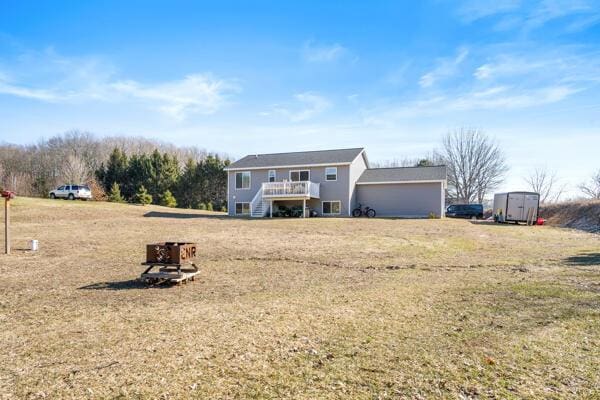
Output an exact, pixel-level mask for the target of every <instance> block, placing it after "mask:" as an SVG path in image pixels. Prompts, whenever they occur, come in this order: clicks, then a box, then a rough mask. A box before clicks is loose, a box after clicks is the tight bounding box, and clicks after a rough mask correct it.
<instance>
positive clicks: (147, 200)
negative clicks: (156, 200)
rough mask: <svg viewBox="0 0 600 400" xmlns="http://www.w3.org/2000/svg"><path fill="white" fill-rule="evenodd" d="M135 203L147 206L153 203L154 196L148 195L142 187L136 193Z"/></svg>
mask: <svg viewBox="0 0 600 400" xmlns="http://www.w3.org/2000/svg"><path fill="white" fill-rule="evenodd" d="M133 201H134V202H135V203H138V204H141V205H143V206H145V205H146V204H151V203H152V196H151V195H150V194H149V193H148V191H147V190H146V188H145V187H144V185H141V186H140V188H139V189H138V191H137V192H136V193H135V196H133Z"/></svg>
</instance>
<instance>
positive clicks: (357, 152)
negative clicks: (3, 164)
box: [226, 148, 446, 217]
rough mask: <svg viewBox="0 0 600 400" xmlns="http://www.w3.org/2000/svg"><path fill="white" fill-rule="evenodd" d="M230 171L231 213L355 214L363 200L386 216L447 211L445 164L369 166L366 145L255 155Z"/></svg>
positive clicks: (246, 158) (266, 214) (424, 215)
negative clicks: (288, 210) (300, 211)
mask: <svg viewBox="0 0 600 400" xmlns="http://www.w3.org/2000/svg"><path fill="white" fill-rule="evenodd" d="M226 171H227V204H228V206H229V207H228V209H229V215H231V216H240V215H251V216H253V217H265V216H272V213H274V212H276V211H277V210H278V208H279V207H281V206H285V207H291V206H301V207H303V208H302V209H304V210H306V209H307V208H309V209H310V210H314V211H316V212H317V214H318V215H319V216H350V215H352V210H353V209H354V208H355V207H357V206H358V205H359V204H362V205H363V206H369V207H371V208H373V209H375V211H376V212H377V216H382V217H427V216H429V215H435V216H437V217H441V216H443V215H444V199H445V189H446V167H445V166H443V165H442V166H433V167H401V168H370V166H369V160H368V159H367V154H366V153H365V150H364V149H363V148H354V149H336V150H321V151H302V152H294V153H277V154H253V155H248V156H246V157H244V158H242V159H240V160H238V161H236V162H234V163H232V164H231V165H229V167H227V168H226Z"/></svg>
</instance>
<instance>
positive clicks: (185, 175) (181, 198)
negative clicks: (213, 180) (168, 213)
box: [175, 158, 198, 208]
mask: <svg viewBox="0 0 600 400" xmlns="http://www.w3.org/2000/svg"><path fill="white" fill-rule="evenodd" d="M196 166H197V164H196V162H195V161H194V160H192V159H191V158H189V159H188V160H187V162H186V163H185V166H184V167H183V172H182V173H181V176H180V177H179V180H178V182H177V189H176V190H175V196H176V197H177V203H178V204H179V207H184V208H196V207H197V206H198V204H197V193H196V192H197V191H196V187H195V185H194V181H195V176H196Z"/></svg>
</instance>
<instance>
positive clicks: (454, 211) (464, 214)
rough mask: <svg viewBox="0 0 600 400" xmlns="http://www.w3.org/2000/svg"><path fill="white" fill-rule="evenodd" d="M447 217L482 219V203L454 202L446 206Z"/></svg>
mask: <svg viewBox="0 0 600 400" xmlns="http://www.w3.org/2000/svg"><path fill="white" fill-rule="evenodd" d="M446 217H450V218H468V219H482V218H483V205H482V204H452V205H451V206H448V208H446Z"/></svg>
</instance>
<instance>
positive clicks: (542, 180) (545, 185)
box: [524, 167, 565, 203]
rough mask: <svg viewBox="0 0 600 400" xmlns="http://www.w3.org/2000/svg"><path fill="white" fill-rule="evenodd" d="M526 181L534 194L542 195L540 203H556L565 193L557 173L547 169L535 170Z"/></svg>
mask: <svg viewBox="0 0 600 400" xmlns="http://www.w3.org/2000/svg"><path fill="white" fill-rule="evenodd" d="M524 180H525V182H526V183H527V184H528V185H529V187H530V188H531V190H532V191H533V192H536V193H539V194H540V203H553V202H556V201H558V199H559V198H560V196H562V194H563V192H564V191H565V186H564V185H560V186H559V180H558V178H557V176H556V172H554V171H549V170H548V169H547V168H546V167H543V168H541V167H540V168H536V169H534V170H533V171H532V172H531V173H530V174H529V176H527V177H525V178H524Z"/></svg>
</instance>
